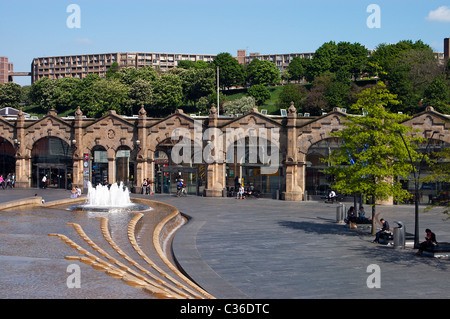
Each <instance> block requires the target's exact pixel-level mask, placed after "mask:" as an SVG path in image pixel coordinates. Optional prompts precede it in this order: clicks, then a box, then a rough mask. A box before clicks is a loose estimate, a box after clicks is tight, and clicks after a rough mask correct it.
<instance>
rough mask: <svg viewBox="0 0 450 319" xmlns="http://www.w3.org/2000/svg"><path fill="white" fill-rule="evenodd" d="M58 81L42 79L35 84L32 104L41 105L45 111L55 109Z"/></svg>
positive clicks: (32, 88)
mask: <svg viewBox="0 0 450 319" xmlns="http://www.w3.org/2000/svg"><path fill="white" fill-rule="evenodd" d="M55 91H56V81H55V80H52V79H49V78H42V79H40V80H38V81H36V82H34V83H33V85H32V87H31V91H30V98H31V102H32V103H34V104H36V105H39V106H40V107H41V108H42V109H43V110H44V111H47V110H49V109H52V108H54V107H55V99H54V95H55Z"/></svg>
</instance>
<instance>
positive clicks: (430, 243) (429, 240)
mask: <svg viewBox="0 0 450 319" xmlns="http://www.w3.org/2000/svg"><path fill="white" fill-rule="evenodd" d="M425 232H426V233H427V235H426V236H425V241H424V242H422V243H420V246H419V251H418V252H417V254H418V255H422V252H423V251H424V250H425V249H426V248H428V247H434V246H437V241H436V235H435V234H434V233H433V232H432V231H431V230H430V229H428V228H427V229H425Z"/></svg>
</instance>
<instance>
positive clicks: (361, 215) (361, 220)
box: [358, 206, 367, 223]
mask: <svg viewBox="0 0 450 319" xmlns="http://www.w3.org/2000/svg"><path fill="white" fill-rule="evenodd" d="M366 220H367V218H366V212H365V210H364V207H363V206H361V207H359V210H358V222H359V223H364V222H365V221H366Z"/></svg>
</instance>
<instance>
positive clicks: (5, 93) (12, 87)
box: [0, 82, 22, 108]
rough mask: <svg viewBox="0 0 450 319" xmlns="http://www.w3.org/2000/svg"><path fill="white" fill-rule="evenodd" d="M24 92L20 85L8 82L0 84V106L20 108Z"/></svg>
mask: <svg viewBox="0 0 450 319" xmlns="http://www.w3.org/2000/svg"><path fill="white" fill-rule="evenodd" d="M21 95H22V90H21V87H20V85H19V84H16V83H13V82H7V83H5V84H0V106H1V107H14V108H17V107H18V106H19V103H20V100H21Z"/></svg>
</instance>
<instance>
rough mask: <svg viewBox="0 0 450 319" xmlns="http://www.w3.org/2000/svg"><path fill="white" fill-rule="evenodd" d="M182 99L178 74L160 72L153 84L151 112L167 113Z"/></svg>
mask: <svg viewBox="0 0 450 319" xmlns="http://www.w3.org/2000/svg"><path fill="white" fill-rule="evenodd" d="M182 100H183V88H182V84H181V80H180V78H179V76H177V75H175V74H171V73H167V74H162V75H161V77H160V78H159V79H157V80H156V81H155V82H154V84H153V104H152V109H153V112H155V113H157V114H159V115H160V114H168V113H170V112H172V111H174V110H175V109H176V108H177V107H178V106H179V105H180V104H181V101H182Z"/></svg>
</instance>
